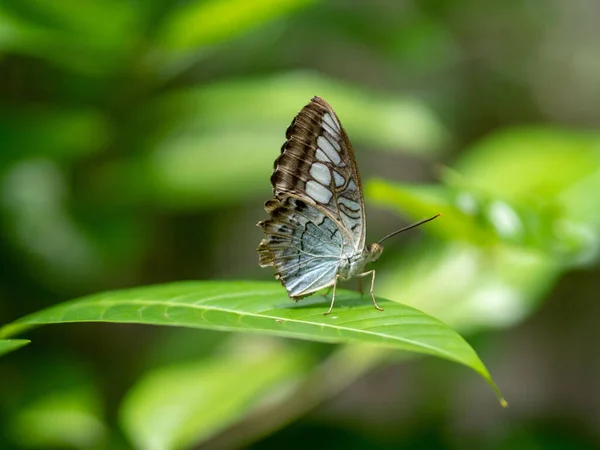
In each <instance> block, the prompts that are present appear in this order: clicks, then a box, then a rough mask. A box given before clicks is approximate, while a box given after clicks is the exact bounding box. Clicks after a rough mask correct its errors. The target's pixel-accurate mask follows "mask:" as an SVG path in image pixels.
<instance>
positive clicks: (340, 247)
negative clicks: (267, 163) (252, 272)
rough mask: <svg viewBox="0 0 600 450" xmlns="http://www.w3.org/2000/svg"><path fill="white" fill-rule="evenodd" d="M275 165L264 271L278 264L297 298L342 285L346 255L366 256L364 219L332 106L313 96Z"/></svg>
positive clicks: (351, 161)
mask: <svg viewBox="0 0 600 450" xmlns="http://www.w3.org/2000/svg"><path fill="white" fill-rule="evenodd" d="M286 138H287V140H286V142H285V143H284V144H283V146H282V148H281V155H280V156H279V157H278V158H277V160H276V161H275V165H274V168H275V170H274V171H273V175H272V176H271V183H272V185H273V193H274V194H275V198H274V199H272V200H270V201H268V202H267V203H266V204H265V210H266V211H267V213H269V214H270V216H271V218H270V219H268V220H265V221H263V222H259V224H258V225H260V226H261V227H262V228H263V229H264V231H265V235H266V237H265V239H263V241H262V242H261V244H260V246H259V248H258V253H259V262H260V265H261V266H263V267H264V266H274V267H275V269H276V278H279V279H280V280H281V282H282V284H283V285H284V286H285V288H286V289H287V291H288V293H289V295H290V297H292V298H296V299H298V298H301V297H303V296H306V295H309V294H311V293H313V292H315V291H317V290H319V289H322V288H324V287H327V286H331V285H332V284H334V283H335V279H336V274H337V271H338V268H339V265H340V263H341V261H342V258H344V257H348V256H349V255H352V254H354V253H357V252H362V250H363V248H364V242H365V214H364V206H363V199H362V190H361V185H360V178H359V175H358V170H357V167H356V163H355V161H354V152H353V150H352V145H351V144H350V141H349V139H348V136H347V134H346V132H345V130H344V129H343V127H342V126H341V123H340V121H339V119H338V117H337V115H336V114H335V112H334V111H333V109H332V108H331V106H329V104H328V103H327V102H326V101H325V100H323V99H322V98H320V97H314V98H313V99H312V100H311V102H310V103H309V104H308V105H306V106H305V107H304V108H303V109H302V110H301V111H300V113H298V115H297V116H296V117H295V118H294V120H293V121H292V124H291V125H290V126H289V127H288V129H287V131H286Z"/></svg>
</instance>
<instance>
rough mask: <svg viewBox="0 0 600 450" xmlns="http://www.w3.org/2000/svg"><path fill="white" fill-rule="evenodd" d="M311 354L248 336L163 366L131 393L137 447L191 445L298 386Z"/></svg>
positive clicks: (128, 427) (129, 413) (126, 420)
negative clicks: (200, 355) (222, 348)
mask: <svg viewBox="0 0 600 450" xmlns="http://www.w3.org/2000/svg"><path fill="white" fill-rule="evenodd" d="M306 356H307V355H305V354H304V352H302V351H299V350H298V349H294V348H291V347H289V346H286V345H284V343H283V342H282V341H276V340H270V339H265V338H254V337H252V338H247V337H246V338H244V339H243V340H242V339H235V340H233V342H230V343H229V348H228V349H226V351H223V352H221V353H218V354H216V355H214V356H212V357H206V358H203V359H201V360H198V361H194V362H188V363H180V364H177V365H173V366H167V367H161V368H159V369H156V370H154V371H152V372H150V373H149V374H147V375H146V376H144V378H142V379H141V380H140V381H139V382H138V383H137V384H136V386H134V388H133V389H132V390H131V391H130V392H129V394H128V395H127V397H126V399H125V400H124V403H123V405H122V408H121V423H122V426H123V428H124V430H125V431H126V433H127V435H128V436H129V438H130V440H131V442H133V443H134V446H135V447H136V448H140V449H181V448H188V447H190V446H191V445H192V444H197V443H199V442H201V441H203V440H206V439H207V438H208V437H210V436H211V435H213V434H215V433H217V432H219V431H220V430H222V429H224V428H226V427H227V426H229V425H230V424H231V423H232V422H234V421H237V420H239V419H240V418H242V417H243V416H244V415H246V414H248V413H249V412H250V411H251V410H255V409H256V408H260V407H261V405H265V406H266V405H267V404H268V403H270V402H272V401H274V400H277V399H278V398H279V397H281V396H282V395H283V394H285V392H286V391H288V390H289V389H291V388H293V386H294V384H295V383H296V382H298V381H299V380H300V379H301V377H302V376H303V375H304V374H305V372H306V371H307V370H308V368H309V367H310V366H309V365H307V364H306V362H307V361H306Z"/></svg>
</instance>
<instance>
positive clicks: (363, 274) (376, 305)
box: [356, 269, 383, 311]
mask: <svg viewBox="0 0 600 450" xmlns="http://www.w3.org/2000/svg"><path fill="white" fill-rule="evenodd" d="M367 275H371V290H370V291H369V293H370V294H371V299H372V300H373V306H375V308H376V309H378V310H379V311H383V308H380V307H379V305H378V304H377V302H376V301H375V294H373V288H374V287H375V269H373V270H369V271H368V272H365V273H361V274H358V275H356V276H357V277H366V276H367Z"/></svg>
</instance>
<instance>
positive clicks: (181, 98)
mask: <svg viewBox="0 0 600 450" xmlns="http://www.w3.org/2000/svg"><path fill="white" fill-rule="evenodd" d="M315 94H319V95H322V96H324V97H325V98H326V99H328V100H329V101H330V102H331V104H332V105H333V106H334V108H335V109H336V111H337V112H338V114H339V115H340V118H341V120H342V121H343V123H344V125H345V126H346V129H347V131H348V133H349V134H350V138H351V139H352V141H353V143H354V144H355V146H356V148H357V152H358V153H360V152H362V151H364V150H365V149H369V150H373V149H375V148H377V149H380V150H382V151H414V152H419V153H425V154H428V155H433V154H436V153H437V152H439V151H440V150H441V148H442V147H443V143H444V142H446V141H447V139H448V134H447V133H446V132H445V130H444V128H443V127H442V126H441V124H440V123H439V121H438V120H437V118H436V117H435V115H434V114H433V112H432V111H431V110H430V109H429V108H428V107H427V106H426V105H424V104H423V103H421V102H419V101H417V100H415V99H411V98H405V97H402V96H398V97H389V96H383V95H381V94H380V95H377V94H374V93H368V92H365V91H364V90H363V89H361V88H359V87H357V86H351V85H343V84H341V83H339V82H336V81H334V80H331V79H327V78H325V77H322V76H317V75H309V74H307V73H295V74H290V75H286V76H278V77H271V78H267V79H257V80H253V81H248V80H237V81H232V82H227V83H218V84H213V85H209V86H203V87H199V88H194V89H185V90H182V91H179V92H177V93H175V94H169V95H167V96H165V97H164V98H162V99H161V101H159V102H157V103H156V104H154V105H152V106H151V107H149V108H148V109H147V111H146V113H145V114H144V115H143V118H142V119H140V120H141V121H142V124H143V125H140V126H142V127H143V128H144V130H148V133H147V140H146V143H145V145H146V146H147V147H148V148H150V149H151V150H150V152H149V153H148V154H141V155H139V156H135V157H132V158H130V159H124V160H119V161H117V162H116V163H115V164H114V165H112V166H110V167H107V168H106V170H105V171H104V173H103V175H102V176H101V177H102V178H103V179H105V180H106V181H105V182H103V183H102V185H105V186H107V187H109V189H114V197H115V198H117V199H118V200H119V201H123V202H129V203H139V202H140V201H146V202H150V203H152V204H156V203H158V204H161V205H167V206H168V207H170V208H185V209H187V208H193V209H201V208H207V207H212V206H214V205H215V204H217V203H218V204H219V205H223V204H227V203H237V202H240V201H242V200H245V199H249V198H255V197H256V196H258V195H260V193H264V194H263V195H267V194H268V192H269V191H270V185H269V182H268V179H269V176H270V174H271V172H272V170H273V161H274V160H275V158H276V157H277V156H278V155H279V152H280V147H281V144H282V142H283V140H284V138H285V136H284V133H285V130H286V129H287V127H288V125H289V124H290V122H291V120H292V118H293V117H294V116H295V115H296V114H297V113H298V111H299V110H300V109H301V108H302V106H304V105H305V104H306V103H307V102H308V101H309V100H310V99H311V98H312V96H313V95H315ZM257 105H260V107H257ZM225 150H226V151H225ZM250 155H251V157H250ZM359 159H360V155H359Z"/></svg>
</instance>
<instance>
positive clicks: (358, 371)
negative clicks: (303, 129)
mask: <svg viewBox="0 0 600 450" xmlns="http://www.w3.org/2000/svg"><path fill="white" fill-rule="evenodd" d="M598 17H600V4H599V3H598V2H594V1H593V0H576V1H572V2H564V1H561V0H548V1H546V2H543V5H542V4H540V3H539V2H533V1H528V0H488V1H476V0H457V1H453V2H436V1H430V0H421V1H419V0H401V1H394V2H392V1H384V0H375V1H370V2H366V1H358V0H351V1H342V0H331V1H317V0H286V1H285V2H283V1H279V0H253V1H244V0H178V1H172V0H171V1H169V0H144V1H142V0H104V1H103V2H96V1H93V0H61V1H60V2H52V1H44V0H2V1H1V2H0V214H1V216H0V224H1V229H0V249H1V255H2V271H1V273H0V296H1V302H0V319H1V320H2V322H3V323H5V322H9V321H12V320H15V319H17V318H18V317H21V316H23V315H25V314H27V313H30V312H34V311H36V310H39V309H41V308H43V307H46V306H49V305H53V304H56V303H58V302H61V301H65V300H68V299H71V298H75V297H78V296H81V295H85V294H89V293H94V292H98V291H102V290H107V289H115V288H124V287H130V286H139V285H145V284H152V283H161V282H167V281H172V280H187V279H264V280H267V279H272V277H273V273H272V272H271V271H270V270H266V269H265V270H262V269H260V268H259V267H258V264H257V255H256V252H255V249H256V246H257V244H258V242H259V241H260V239H261V232H260V230H259V229H258V228H257V227H255V224H256V222H257V221H258V220H261V219H264V218H265V213H264V211H263V208H262V205H263V203H264V201H266V200H267V199H268V198H269V197H270V196H271V186H270V183H269V177H270V174H271V171H272V164H273V161H274V159H275V158H276V157H277V155H278V154H279V148H280V147H281V144H282V143H283V140H284V132H285V129H286V127H287V126H288V124H289V123H290V121H291V119H292V118H293V116H294V115H295V114H296V113H297V112H298V111H299V110H300V109H301V108H302V106H303V105H305V104H306V103H307V102H308V101H309V100H310V98H311V97H312V96H313V95H320V96H323V97H324V98H326V99H327V100H328V101H329V102H330V103H331V104H332V106H333V107H334V108H335V109H336V111H337V113H338V115H339V117H340V119H341V121H342V122H343V124H344V126H345V128H346V131H347V132H348V134H349V136H350V138H351V140H352V141H353V143H354V147H355V151H356V158H357V162H358V165H359V167H360V171H361V175H362V179H363V184H364V188H365V197H366V203H367V214H368V216H369V221H368V235H369V238H368V241H375V240H377V239H379V238H381V237H382V236H383V235H384V234H387V233H388V232H390V231H393V230H394V229H397V228H399V227H400V226H402V225H405V224H406V223H408V222H410V221H411V220H414V219H420V218H422V217H426V216H430V215H432V214H435V213H437V212H442V213H443V214H444V215H443V217H442V218H440V219H438V220H437V221H436V223H435V225H434V224H433V223H432V224H428V225H426V226H424V227H422V228H420V229H419V230H418V231H415V232H410V233H407V234H403V235H401V236H398V237H396V238H394V240H390V241H388V242H387V243H386V251H385V252H384V255H383V257H382V258H381V260H380V261H379V262H378V263H377V267H376V268H377V270H378V272H377V273H378V278H377V283H376V293H377V294H378V295H381V296H383V297H387V298H390V299H392V300H397V301H400V302H404V303H408V304H411V305H413V306H415V307H417V308H419V309H422V310H424V311H426V312H428V313H430V314H432V315H434V316H436V317H438V318H440V319H442V320H444V321H446V322H447V323H448V324H450V325H452V326H453V327H455V328H456V329H457V330H459V331H460V332H461V333H462V334H463V335H464V336H465V337H466V339H467V340H468V341H469V342H470V343H471V344H472V345H473V346H474V348H475V349H476V350H477V351H478V353H479V354H480V356H481V358H482V360H483V361H484V362H485V363H486V365H487V366H488V368H489V369H490V371H491V373H492V375H493V376H494V378H495V380H496V381H497V383H498V384H499V386H500V387H501V389H502V390H503V393H504V395H505V397H506V398H507V400H508V402H509V405H510V406H509V408H508V409H502V408H501V407H500V406H499V405H498V403H497V401H496V399H495V398H494V396H493V394H492V393H491V391H490V390H489V387H488V386H486V385H485V383H484V382H483V381H482V380H480V379H478V378H477V377H476V376H475V375H473V374H472V373H470V372H469V371H468V370H466V369H465V368H463V367H459V366H454V365H452V364H449V363H448V362H445V361H438V360H434V359H433V358H419V359H414V358H408V356H407V355H397V354H396V353H395V352H387V351H386V352H383V351H381V350H377V351H375V350H373V349H362V348H359V347H356V348H355V347H336V346H330V345H321V344H316V343H309V342H300V341H292V340H284V339H270V338H269V339H268V338H265V337H254V336H252V337H249V336H240V335H233V334H227V333H217V332H205V331H198V330H180V329H168V328H158V327H144V326H126V325H110V324H87V325H86V324H73V325H64V326H55V327H47V328H43V329H39V330H35V331H33V332H31V333H28V335H27V336H26V337H28V338H31V339H32V341H33V342H32V344H31V345H29V346H27V347H25V348H24V349H21V350H19V351H17V352H15V353H11V354H9V355H6V356H4V357H3V358H2V359H1V360H0V379H1V380H2V382H1V383H0V398H1V402H0V421H1V422H0V448H2V449H13V448H14V449H21V448H23V449H30V448H31V449H36V448H75V449H104V448H109V449H113V448H114V449H127V448H141V449H170V448H176V449H180V448H181V449H188V448H226V449H235V448H252V449H275V448H282V447H284V446H285V447H286V448H306V447H307V446H309V447H312V448H346V449H356V450H362V449H396V448H406V449H436V448H439V449H446V448H449V449H462V448H467V447H472V448H481V449H511V450H513V449H517V450H518V449H523V450H525V449H590V448H600V381H599V380H600V359H599V358H598V350H597V343H598V342H600V327H598V317H600V303H599V302H598V300H599V298H598V292H599V289H598V288H599V287H600V284H599V281H598V280H599V279H600V268H599V266H598V256H599V249H600V245H599V236H600V234H599V232H600V207H599V206H600V205H599V195H600V133H599V132H598V129H597V124H598V122H599V120H600V83H599V82H598V80H600V59H599V58H598V55H599V54H600V28H599V27H598ZM273 283H276V282H275V281H273ZM347 287H348V288H350V289H354V288H355V285H354V284H353V283H352V282H350V283H348V285H347ZM167 404H168V408H165V405H167Z"/></svg>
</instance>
